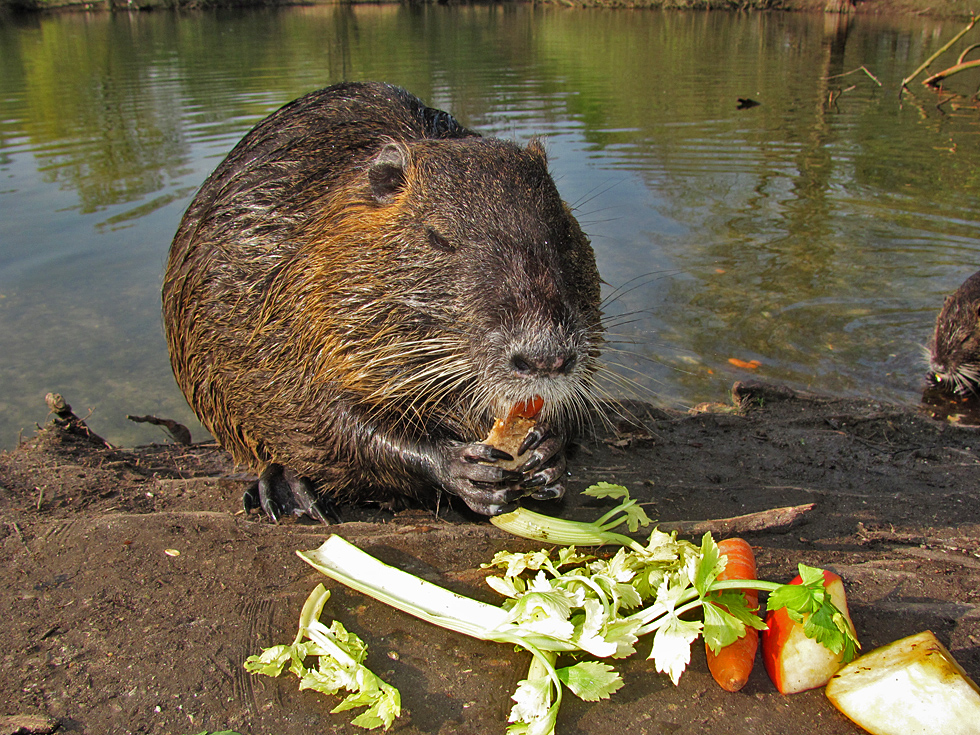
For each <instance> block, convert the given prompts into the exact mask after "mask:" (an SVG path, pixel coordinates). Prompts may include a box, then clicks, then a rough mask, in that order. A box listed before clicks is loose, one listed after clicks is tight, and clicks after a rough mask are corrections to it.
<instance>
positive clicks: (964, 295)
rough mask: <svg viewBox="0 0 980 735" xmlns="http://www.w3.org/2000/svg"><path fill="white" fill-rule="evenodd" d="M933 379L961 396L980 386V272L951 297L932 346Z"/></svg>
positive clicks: (937, 327) (946, 304)
mask: <svg viewBox="0 0 980 735" xmlns="http://www.w3.org/2000/svg"><path fill="white" fill-rule="evenodd" d="M929 377H930V379H931V380H932V382H934V383H935V384H936V385H937V386H939V387H940V388H943V389H944V390H948V391H951V392H956V393H959V394H961V395H966V394H968V393H977V392H978V386H980V271H977V272H976V273H974V274H973V275H972V276H970V277H969V278H967V279H966V281H964V282H963V285H961V286H960V287H959V288H958V289H957V290H956V292H955V293H953V294H952V295H951V296H947V297H946V300H945V302H944V303H943V308H942V310H941V311H940V312H939V317H938V318H937V319H936V329H935V332H934V334H933V337H932V341H931V342H930V343H929Z"/></svg>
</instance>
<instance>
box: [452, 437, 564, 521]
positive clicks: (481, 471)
mask: <svg viewBox="0 0 980 735" xmlns="http://www.w3.org/2000/svg"><path fill="white" fill-rule="evenodd" d="M532 434H533V432H532ZM532 434H529V435H528V438H527V439H525V441H524V444H523V445H522V447H521V452H520V454H524V452H530V454H529V455H528V456H527V457H526V458H524V460H523V461H522V462H521V465H520V466H519V467H517V468H514V469H511V468H508V467H506V466H502V465H503V464H506V463H513V460H514V458H513V457H512V456H511V455H510V454H508V453H506V452H504V451H501V450H500V449H497V448H496V447H493V446H491V445H489V444H483V443H473V444H462V445H457V446H455V447H454V448H453V449H451V450H450V452H449V456H448V458H447V459H446V461H445V462H444V467H445V472H444V476H443V478H442V485H443V487H444V488H445V489H446V490H447V491H449V492H451V493H452V494H453V495H457V496H459V497H460V498H461V499H462V500H463V501H464V502H465V503H466V504H467V505H468V506H469V507H470V509H472V510H473V511H475V512H477V513H481V514H483V515H487V516H495V515H500V514H501V513H509V512H510V511H512V510H514V509H515V508H516V507H517V501H518V500H520V499H521V498H523V497H526V496H528V495H530V496H531V497H533V498H535V499H537V500H550V499H555V498H560V497H561V496H562V495H564V493H565V488H564V485H563V484H562V483H563V480H564V478H565V474H566V472H565V455H564V452H563V451H562V449H563V448H564V441H562V440H561V439H560V438H558V437H554V436H552V435H551V434H549V433H547V432H543V433H541V434H540V435H538V434H535V435H533V436H532Z"/></svg>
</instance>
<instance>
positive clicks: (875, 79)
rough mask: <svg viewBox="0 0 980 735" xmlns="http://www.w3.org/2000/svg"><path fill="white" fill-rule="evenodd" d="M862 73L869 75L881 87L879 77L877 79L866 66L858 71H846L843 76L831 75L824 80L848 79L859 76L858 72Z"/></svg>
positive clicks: (860, 67)
mask: <svg viewBox="0 0 980 735" xmlns="http://www.w3.org/2000/svg"><path fill="white" fill-rule="evenodd" d="M862 71H863V72H864V73H865V74H867V75H868V76H869V77H871V78H872V79H873V80H874V83H875V84H877V85H878V86H879V87H880V86H881V82H880V81H878V77H876V76H875V75H874V74H872V73H871V72H870V71H868V68H867V67H866V66H859V67H858V68H857V69H851V70H850V71H845V72H844V73H843V74H831V75H830V76H829V77H824V79H827V80H830V79H837V78H838V77H846V76H850V75H851V74H857V73H858V72H862ZM852 89H853V87H852Z"/></svg>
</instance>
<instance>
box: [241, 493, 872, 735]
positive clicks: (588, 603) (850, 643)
mask: <svg viewBox="0 0 980 735" xmlns="http://www.w3.org/2000/svg"><path fill="white" fill-rule="evenodd" d="M586 494H587V495H590V496H592V497H597V498H610V499H613V500H618V501H619V504H618V505H617V506H616V507H615V508H613V509H612V510H611V511H609V512H608V513H606V514H605V515H603V516H602V517H600V518H599V519H597V520H596V521H592V522H578V521H569V520H564V519H560V518H551V517H548V516H544V515H541V514H538V513H534V512H533V511H529V510H527V509H525V508H518V509H517V510H516V511H514V512H512V513H507V514H504V515H501V516H497V517H495V518H493V519H491V520H492V522H493V523H494V524H495V525H497V526H498V527H500V528H503V529H505V530H507V531H509V532H511V533H513V534H515V535H518V536H522V537H524V538H530V539H535V540H538V541H542V542H545V543H548V544H558V545H559V547H558V548H556V549H542V550H540V551H535V552H530V553H511V552H506V551H504V552H499V553H498V554H496V555H495V556H494V558H493V559H492V560H491V561H490V562H489V563H488V564H485V565H484V567H485V568H489V569H494V570H498V572H499V573H498V574H496V575H492V576H489V577H488V578H487V583H488V584H489V585H490V586H491V587H492V588H493V589H494V590H496V591H497V592H498V593H500V594H501V595H502V596H503V598H504V601H503V603H502V604H501V605H499V606H498V605H491V604H487V603H483V602H480V601H478V600H474V599H472V598H469V597H466V596H463V595H459V594H456V593H454V592H451V591H450V590H447V589H445V588H444V587H440V586H439V585H436V584H433V583H431V582H428V581H426V580H423V579H420V578H418V577H416V576H414V575H412V574H409V573H407V572H404V571H402V570H400V569H397V568H395V567H392V566H389V565H387V564H385V563H383V562H381V561H380V560H378V559H376V558H375V557H373V556H371V555H370V554H367V553H366V552H364V551H362V550H361V549H359V548H357V547H356V546H355V545H353V544H351V543H350V542H348V541H346V540H345V539H344V538H342V537H341V536H338V535H333V536H331V537H330V538H328V539H327V540H326V541H325V542H324V543H323V544H322V545H321V546H320V547H319V548H317V549H314V550H311V551H300V552H297V554H298V555H299V556H300V558H302V559H303V560H304V561H306V562H307V563H309V564H310V565H312V566H313V567H315V568H316V569H318V570H320V571H321V572H323V573H324V574H325V575H327V576H328V577H330V578H332V579H334V580H336V581H338V582H340V583H342V584H344V585H346V586H348V587H350V588H352V589H354V590H357V591H359V592H362V593H363V594H366V595H368V596H370V597H373V598H374V599H376V600H379V601H381V602H383V603H385V604H388V605H391V606H392V607H395V608H397V609H399V610H402V611H404V612H407V613H409V614H412V615H415V616H416V617H418V618H420V619H422V620H425V621H427V622H431V623H434V624H436V625H440V626H442V627H444V628H447V629H449V630H453V631H455V632H458V633H462V634H464V635H469V636H472V637H475V638H479V639H482V640H488V641H497V642H500V643H505V644H508V645H512V646H518V647H520V648H523V649H524V650H526V651H528V652H529V653H530V654H531V661H530V665H529V668H528V673H527V676H526V678H525V679H523V680H522V681H521V682H519V684H518V686H517V690H516V692H515V693H514V694H513V695H512V699H513V701H514V705H513V707H512V709H511V712H510V717H509V721H510V723H511V724H510V726H509V728H508V732H509V733H511V734H512V735H517V734H520V733H527V734H528V735H532V734H533V735H553V733H554V732H555V726H556V722H557V717H558V711H559V708H560V705H561V702H562V697H563V694H564V690H566V689H567V690H568V691H569V692H571V693H572V694H573V695H575V696H577V697H579V698H581V699H583V700H586V701H598V700H601V699H606V698H608V697H610V696H611V695H612V694H614V693H615V692H616V691H617V690H619V689H620V688H621V687H622V686H623V680H622V677H621V676H620V675H619V673H618V672H617V671H616V670H615V668H614V667H613V666H612V665H610V664H608V663H605V662H604V661H598V660H592V659H621V658H625V657H627V656H631V655H633V654H635V653H636V652H637V646H638V644H639V643H640V640H641V639H643V638H644V637H645V636H651V635H652V642H651V643H650V644H649V645H650V648H649V654H648V656H647V657H648V658H649V659H652V660H653V662H654V666H655V668H656V670H657V671H659V672H662V673H664V674H666V675H667V676H669V677H670V679H671V681H672V682H673V683H674V684H677V683H678V681H679V680H680V677H681V675H682V674H683V672H684V670H685V669H686V668H687V665H688V663H689V662H690V659H691V646H692V644H693V643H694V642H695V641H696V640H697V639H698V638H699V637H700V638H703V639H704V641H705V644H706V645H707V646H708V647H709V648H710V649H711V650H712V651H716V652H717V651H720V650H722V649H724V648H726V647H728V646H731V645H732V644H733V643H735V642H736V641H737V640H739V639H742V638H744V637H746V636H747V635H749V633H748V631H750V630H759V629H764V628H765V623H763V621H762V620H761V619H760V617H759V615H758V614H757V613H756V610H755V608H756V607H757V603H756V602H755V601H754V600H749V599H747V595H746V591H758V590H763V591H766V592H769V593H770V596H769V603H768V606H769V608H770V609H774V608H775V607H779V606H790V607H791V609H792V613H793V614H794V615H798V616H802V615H804V614H809V618H808V625H807V626H806V630H807V631H808V635H811V636H816V637H817V638H819V639H820V640H821V641H822V642H823V643H826V642H827V641H840V640H844V644H843V648H844V649H845V655H846V652H853V651H854V650H855V646H856V640H854V639H853V634H852V633H851V632H850V630H849V629H847V628H846V626H845V629H844V630H841V629H840V628H839V627H838V626H837V624H836V622H835V621H836V620H838V619H839V618H840V616H841V614H842V613H841V612H840V610H838V609H837V608H836V607H835V603H834V601H833V599H832V596H831V595H829V594H827V593H826V591H825V590H824V588H823V586H822V585H821V584H820V583H819V582H818V583H816V584H810V583H809V580H812V579H813V578H814V575H816V576H817V577H819V576H820V574H821V570H816V569H812V568H810V567H806V566H805V565H800V574H801V576H802V577H803V578H804V579H805V580H808V582H807V583H805V584H802V585H795V586H794V589H793V592H792V594H787V593H783V594H779V593H780V592H781V591H783V590H784V589H785V588H786V587H787V586H788V585H780V584H777V583H774V582H768V581H764V580H757V579H751V578H726V577H729V576H730V575H726V574H725V571H726V568H727V566H728V564H729V563H730V559H729V556H728V555H727V554H726V553H725V552H724V551H722V549H721V548H719V545H718V544H717V543H716V542H715V540H714V539H713V538H712V536H711V534H710V533H705V534H704V536H703V537H702V538H701V543H700V546H696V545H694V544H693V543H691V542H689V541H685V540H682V539H678V538H677V532H676V531H674V532H671V533H665V532H663V531H660V530H658V529H656V528H655V529H654V530H653V531H652V532H651V533H650V535H649V537H648V539H647V541H646V543H641V542H639V541H636V540H634V539H632V538H630V537H629V536H626V535H625V534H622V533H619V532H617V531H616V530H615V529H617V528H619V527H620V526H622V525H624V524H625V525H626V528H627V529H628V530H629V532H630V533H634V532H636V531H637V530H638V529H639V528H640V527H645V526H648V525H650V523H651V520H650V519H649V518H648V517H647V515H646V513H645V512H644V511H643V509H642V508H641V507H640V506H639V505H638V504H637V503H636V501H635V500H633V499H631V498H630V497H629V492H628V491H627V489H626V488H625V487H622V486H620V485H613V484H610V483H599V484H597V485H595V486H593V487H591V488H589V489H588V490H586ZM605 545H613V546H619V547H621V548H619V549H618V550H617V551H616V553H615V554H614V555H612V556H611V557H609V558H603V557H598V556H595V555H592V554H587V553H582V552H580V551H579V550H578V548H577V547H578V546H592V547H598V546H605ZM732 556H733V557H734V556H735V554H732ZM731 563H732V564H733V565H735V563H736V562H735V561H734V560H733V561H732V562H731ZM746 576H749V575H746ZM751 576H754V573H753V574H752V575H751ZM820 578H821V579H822V577H820ZM327 596H328V593H326V591H325V590H324V589H323V587H322V585H319V586H318V587H317V589H316V590H314V593H313V594H312V595H311V596H310V599H309V600H307V602H306V605H305V606H304V608H303V613H302V615H301V618H300V630H299V633H298V634H297V636H296V640H295V641H294V642H293V644H292V646H273V647H271V648H269V649H266V650H265V651H263V652H262V653H261V654H259V655H258V656H252V657H250V658H249V660H248V662H247V663H246V668H248V670H249V671H251V672H253V673H262V674H267V675H270V676H278V675H279V673H280V672H281V671H282V669H283V668H284V666H285V665H286V664H287V663H288V664H289V668H290V670H291V671H293V673H295V674H297V676H299V677H300V680H301V683H300V686H301V687H302V688H317V689H319V690H320V691H324V692H327V691H330V692H335V691H339V689H341V688H346V689H348V690H350V691H352V692H354V693H353V694H351V695H350V696H348V697H347V699H345V700H344V701H343V702H342V703H341V704H340V705H339V706H338V707H337V708H335V709H334V711H339V710H342V709H347V708H348V707H351V706H358V705H360V704H366V705H368V707H369V709H368V711H367V712H365V713H362V714H361V715H359V716H358V717H357V718H356V719H355V720H354V724H356V725H360V726H362V727H368V728H374V727H381V726H383V727H385V728H386V729H387V728H388V727H390V726H391V724H392V722H393V721H394V717H395V716H397V712H398V704H399V700H398V695H397V690H394V689H393V688H392V687H390V685H388V684H386V683H384V682H382V681H381V680H380V679H378V678H377V677H376V676H374V675H373V674H371V673H370V672H369V671H368V670H367V669H365V668H364V667H363V664H362V663H361V662H362V661H363V660H364V653H365V647H364V644H363V642H361V641H360V639H357V638H356V637H355V636H352V635H351V634H349V633H347V631H345V630H344V629H343V627H342V626H340V624H339V623H337V622H334V623H333V624H332V625H331V626H330V628H327V627H326V626H325V625H323V623H320V622H319V620H318V618H319V615H320V612H321V610H322V608H323V605H324V603H325V602H326V598H327ZM774 600H775V602H774ZM699 608H700V610H701V612H702V616H701V619H698V618H696V617H692V616H691V613H693V612H695V611H696V610H698V609H699ZM828 626H830V627H829V628H828ZM328 633H329V634H330V635H329V636H328ZM304 638H309V639H310V640H309V641H304V640H303V639H304ZM563 653H571V654H574V655H575V658H576V662H575V663H572V664H570V665H559V664H560V661H559V657H560V654H563ZM310 656H316V657H318V659H319V661H318V665H317V668H316V669H310V668H308V667H307V666H306V664H305V660H306V658H307V657H310ZM585 656H590V657H591V659H588V658H585ZM332 659H333V660H332ZM321 672H322V673H321ZM321 682H327V683H328V684H324V686H323V687H322V688H321V687H320V686H319V684H320V683H321Z"/></svg>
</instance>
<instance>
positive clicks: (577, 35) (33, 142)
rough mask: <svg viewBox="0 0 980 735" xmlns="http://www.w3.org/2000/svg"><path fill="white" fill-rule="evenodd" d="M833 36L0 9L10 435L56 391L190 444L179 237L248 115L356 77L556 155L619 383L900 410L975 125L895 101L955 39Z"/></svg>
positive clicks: (609, 20) (910, 32)
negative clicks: (173, 362) (863, 401)
mask: <svg viewBox="0 0 980 735" xmlns="http://www.w3.org/2000/svg"><path fill="white" fill-rule="evenodd" d="M832 22H833V19H828V18H825V17H824V16H823V15H820V14H816V15H802V14H785V13H774V14H754V13H741V14H726V13H718V12H711V13H682V12H669V13H660V12H656V11H626V10H567V9H556V8H549V9H542V8H534V7H530V6H479V7H404V6H385V5H369V6H359V7H333V6H321V7H305V8H289V9H284V10H248V11H246V10H235V11H230V10H229V11H215V12H200V13H182V14H179V15H177V14H170V13H165V12H154V13H134V14H125V13H120V14H115V15H109V14H102V13H95V14H82V13H76V14H68V15H50V16H49V15H44V16H37V17H26V18H17V19H13V20H10V19H8V20H5V21H0V23H2V25H0V356H2V357H0V386H2V387H0V446H4V447H10V446H13V445H15V444H16V442H17V438H18V434H19V432H20V431H22V430H24V431H26V432H27V433H29V432H30V430H31V429H33V426H34V424H35V422H43V421H44V420H45V407H44V395H45V393H47V392H48V391H58V392H61V393H63V394H64V395H65V397H66V398H67V399H68V400H69V402H70V403H71V404H72V405H73V406H74V408H75V410H76V413H78V414H80V415H86V414H88V413H89V412H91V416H90V418H89V423H90V424H91V425H92V427H93V428H94V429H95V430H96V431H97V432H99V433H101V434H102V435H104V436H106V437H107V438H108V439H109V440H110V441H113V442H115V443H119V444H136V443H141V442H148V441H155V440H161V439H162V438H163V437H162V434H161V433H160V432H159V430H157V429H154V428H149V427H146V426H144V425H135V424H132V423H131V422H129V421H127V420H126V415H127V414H145V413H152V414H156V415H159V416H166V417H171V418H175V419H177V420H180V421H184V422H186V423H188V424H189V425H191V427H192V429H193V430H195V431H196V432H197V434H198V436H200V432H201V430H200V427H199V426H198V425H197V424H196V423H195V422H194V421H193V419H192V416H191V413H190V410H189V409H188V408H187V406H186V404H185V403H184V401H183V398H182V396H181V395H180V393H179V391H178V389H177V388H176V386H175V384H174V382H173V378H172V376H171V373H170V368H169V363H168V359H167V353H166V346H165V342H164V338H163V332H162V328H161V323H160V313H159V312H160V306H159V291H160V285H161V282H162V274H163V269H164V264H165V261H166V255H167V249H168V247H169V242H170V239H171V237H172V236H173V233H174V231H175V230H176V228H177V224H178V222H179V219H180V217H181V215H182V213H183V210H184V208H185V207H186V206H187V204H188V203H189V201H190V199H191V197H192V196H193V193H194V191H195V189H196V187H197V186H198V185H199V184H200V183H201V182H202V181H203V179H204V178H205V176H206V175H207V174H208V172H209V171H210V170H211V169H212V168H213V167H214V166H215V165H216V164H217V163H218V162H219V161H220V159H221V158H222V157H223V156H224V155H225V153H227V151H228V150H229V149H230V148H231V147H232V146H233V145H234V143H235V142H236V141H237V140H238V139H239V138H240V137H241V136H242V135H243V134H244V133H245V132H246V131H247V130H248V129H249V127H251V126H252V125H253V124H254V123H255V122H257V121H258V120H259V119H261V118H262V117H264V116H265V115H266V114H268V113H269V112H271V111H273V110H274V109H276V108H277V107H278V106H280V105H281V104H283V103H285V102H287V101H289V100H290V99H292V98H294V97H296V96H299V95H300V94H302V93H304V92H306V91H309V90H311V89H314V88H317V87H320V86H324V85H327V84H331V83H334V82H338V81H342V80H345V79H349V80H357V79H379V80H385V81H389V82H393V83H395V84H400V85H402V86H405V87H407V88H408V89H410V90H411V91H413V92H414V93H416V94H418V95H419V96H420V97H422V98H423V99H425V100H427V101H428V102H430V104H433V105H435V106H439V107H442V108H444V109H448V110H450V111H452V112H453V113H454V114H455V115H456V116H457V117H458V118H459V119H460V120H461V121H462V122H463V123H464V124H466V125H468V126H470V127H474V128H476V129H479V130H480V131H481V132H484V133H486V134H493V135H498V136H502V137H507V138H513V139H517V140H519V141H526V140H528V139H529V138H531V137H532V136H535V135H537V136H540V137H542V138H543V139H544V141H545V143H546V146H547V148H548V151H549V158H550V160H551V166H552V170H553V173H554V175H555V178H556V180H557V182H558V185H559V188H560V189H561V191H562V194H563V195H564V197H565V198H566V199H567V200H568V201H569V202H570V203H572V204H573V205H574V206H575V207H576V212H577V214H578V216H579V219H580V221H581V222H582V224H583V226H584V228H585V229H586V231H587V232H588V233H589V234H590V236H591V237H592V239H593V243H594V246H595V248H596V253H597V258H598V261H599V267H600V271H601V272H602V274H603V276H604V278H605V280H606V281H607V282H608V284H609V286H608V288H607V289H606V293H607V294H609V295H610V296H615V298H614V300H613V301H612V302H611V304H610V305H609V306H608V308H607V315H608V321H609V324H610V332H611V334H612V337H611V344H610V347H609V350H608V351H607V354H608V357H609V359H610V360H611V361H612V362H613V363H616V364H618V367H617V368H616V369H617V371H618V372H619V374H620V375H622V376H624V377H626V378H628V379H629V380H631V381H635V383H636V385H635V386H634V387H633V388H632V390H635V391H638V392H640V393H641V394H642V395H649V394H650V393H651V392H653V393H656V395H657V396H658V397H659V399H660V400H661V401H663V402H665V403H668V404H670V405H673V406H678V407H681V406H687V405H691V404H693V403H696V402H699V401H704V400H724V399H725V395H726V392H727V390H728V389H729V388H730V386H731V384H732V382H733V381H734V380H737V379H743V378H746V377H752V376H756V377H759V378H763V379H767V380H772V381H778V382H783V383H787V384H790V385H793V386H795V387H798V388H809V389H812V390H817V391H821V392H828V393H836V394H848V395H859V396H871V397H878V398H882V399H886V400H889V401H895V402H900V403H907V404H912V403H917V402H918V401H919V399H920V391H921V387H922V378H923V370H924V362H923V358H922V345H924V344H925V343H926V342H927V341H928V338H929V333H930V330H931V328H932V324H933V321H934V319H935V315H936V313H937V312H938V310H939V307H940V305H941V303H942V298H943V296H944V295H945V294H946V293H949V292H950V291H952V290H954V289H955V288H956V287H957V286H958V285H959V283H960V282H962V281H963V280H964V279H965V278H966V277H967V276H968V275H970V274H972V273H973V272H974V271H975V270H977V268H978V267H980V226H978V225H980V214H978V213H980V206H978V205H980V173H978V172H980V145H978V143H980V136H978V133H980V124H978V120H980V115H978V112H977V111H976V110H975V109H970V108H959V109H957V108H956V106H955V105H954V104H953V103H946V104H944V105H943V106H942V107H941V108H937V101H938V100H937V98H936V96H935V94H934V93H932V92H927V91H925V90H923V89H922V88H921V85H920V84H919V83H918V82H915V83H913V84H912V85H911V87H912V92H913V94H912V95H906V96H905V97H904V98H903V99H901V100H900V99H899V95H898V93H897V90H898V85H899V83H900V80H901V79H902V78H903V77H904V76H906V75H907V74H908V73H910V71H911V70H913V69H914V68H915V67H916V66H918V64H919V63H920V62H921V61H922V60H923V59H924V58H926V57H927V56H928V55H929V54H930V53H931V52H932V51H933V50H935V49H937V48H938V47H939V46H941V45H942V43H944V42H945V40H946V39H948V38H949V37H951V36H952V35H953V34H954V33H955V32H956V31H958V30H959V28H960V27H961V24H960V23H959V22H956V21H934V20H926V19H912V18H909V19H892V20H888V19H880V18H871V17H864V16H860V17H858V18H856V19H855V20H854V21H853V22H852V23H851V24H850V25H849V26H848V27H846V28H840V27H838V28H836V29H835V28H834V27H833V26H832ZM949 63H952V59H950V61H949ZM862 66H864V67H865V68H866V69H867V71H868V72H869V73H870V74H873V75H874V77H875V79H873V78H872V77H871V76H870V75H869V74H868V73H865V72H864V71H859V68H860V67H862ZM856 70H857V71H856ZM849 72H850V73H849ZM843 74H846V76H838V75H843ZM977 81H978V78H977V77H973V78H970V79H965V80H957V81H956V82H955V86H956V87H957V88H958V89H960V91H965V92H968V93H972V92H973V91H975V89H976V86H977ZM879 82H880V86H879ZM738 98H751V99H753V100H756V101H758V102H760V103H761V104H760V105H759V106H755V107H750V108H748V109H738V104H737V100H738ZM731 358H734V359H736V360H740V361H742V362H743V363H750V364H751V363H752V361H757V362H758V363H759V367H757V368H755V369H749V368H745V367H737V366H736V365H734V364H732V363H731V362H730V361H729V360H730V359H731Z"/></svg>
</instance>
